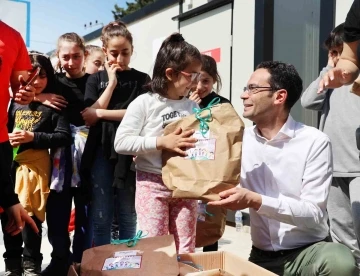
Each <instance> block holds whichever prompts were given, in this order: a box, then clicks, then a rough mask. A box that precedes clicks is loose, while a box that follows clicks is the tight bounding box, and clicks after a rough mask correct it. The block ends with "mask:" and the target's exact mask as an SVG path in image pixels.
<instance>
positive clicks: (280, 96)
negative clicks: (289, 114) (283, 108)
mask: <svg viewBox="0 0 360 276" xmlns="http://www.w3.org/2000/svg"><path fill="white" fill-rule="evenodd" d="M287 96H288V92H287V91H286V90H285V89H280V90H278V91H276V92H275V104H284V105H285V102H286V99H287Z"/></svg>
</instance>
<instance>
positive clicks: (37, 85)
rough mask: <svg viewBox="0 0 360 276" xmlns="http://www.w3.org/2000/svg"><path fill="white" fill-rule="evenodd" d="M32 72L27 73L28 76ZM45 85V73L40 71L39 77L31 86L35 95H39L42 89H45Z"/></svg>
mask: <svg viewBox="0 0 360 276" xmlns="http://www.w3.org/2000/svg"><path fill="white" fill-rule="evenodd" d="M32 71H33V70H30V71H28V74H29V75H30V74H31V73H32ZM46 85H47V77H46V73H45V71H44V70H43V69H41V71H40V74H39V76H37V78H36V79H35V81H34V84H33V86H34V88H35V89H36V92H35V94H36V95H39V94H40V93H41V92H43V91H44V89H45V88H46Z"/></svg>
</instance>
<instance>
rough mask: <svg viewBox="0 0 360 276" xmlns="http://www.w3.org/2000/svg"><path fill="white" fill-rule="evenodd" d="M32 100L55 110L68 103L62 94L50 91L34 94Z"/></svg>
mask: <svg viewBox="0 0 360 276" xmlns="http://www.w3.org/2000/svg"><path fill="white" fill-rule="evenodd" d="M34 100H35V101H37V102H41V103H42V104H43V105H46V106H48V107H51V108H54V109H56V110H61V109H62V108H65V107H66V106H67V104H68V102H67V101H66V99H65V98H64V97H63V96H61V95H57V94H52V93H42V94H39V95H36V96H35V98H34Z"/></svg>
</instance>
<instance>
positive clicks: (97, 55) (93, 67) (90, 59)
mask: <svg viewBox="0 0 360 276" xmlns="http://www.w3.org/2000/svg"><path fill="white" fill-rule="evenodd" d="M104 62H105V55H104V53H103V52H102V51H100V50H99V51H92V52H91V54H89V55H88V56H87V57H86V60H85V72H86V73H88V74H94V73H96V72H98V71H100V70H104Z"/></svg>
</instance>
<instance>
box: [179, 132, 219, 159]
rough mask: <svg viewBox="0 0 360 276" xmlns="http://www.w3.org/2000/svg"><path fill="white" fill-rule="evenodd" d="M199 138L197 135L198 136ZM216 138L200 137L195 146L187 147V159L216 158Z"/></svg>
mask: <svg viewBox="0 0 360 276" xmlns="http://www.w3.org/2000/svg"><path fill="white" fill-rule="evenodd" d="M196 138H197V137H196ZM215 148H216V139H204V138H203V139H198V141H197V142H196V143H195V148H187V149H186V153H187V156H186V157H185V159H191V160H215Z"/></svg>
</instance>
